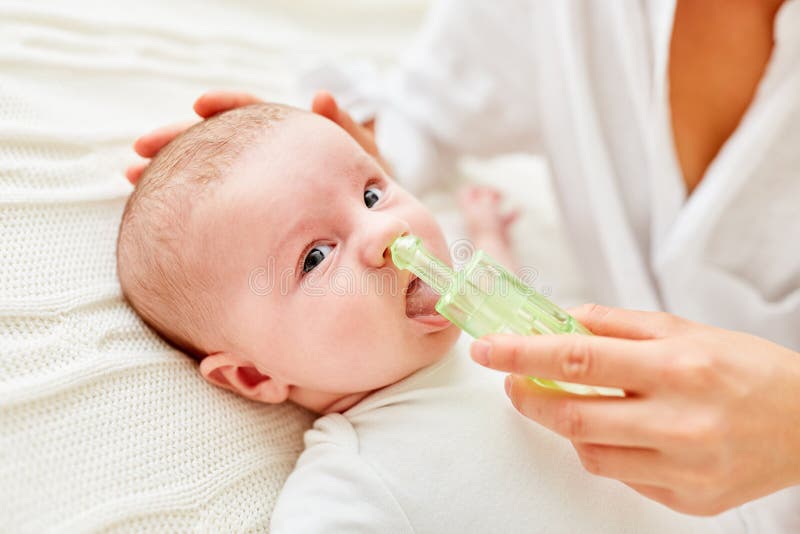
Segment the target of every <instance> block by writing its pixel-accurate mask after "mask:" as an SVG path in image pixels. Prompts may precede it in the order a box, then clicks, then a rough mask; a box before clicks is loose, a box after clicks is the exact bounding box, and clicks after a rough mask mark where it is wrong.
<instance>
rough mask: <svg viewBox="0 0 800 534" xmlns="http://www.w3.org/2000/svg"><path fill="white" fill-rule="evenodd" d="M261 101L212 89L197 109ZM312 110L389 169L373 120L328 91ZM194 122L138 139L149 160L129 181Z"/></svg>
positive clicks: (205, 114) (131, 171) (204, 111)
mask: <svg viewBox="0 0 800 534" xmlns="http://www.w3.org/2000/svg"><path fill="white" fill-rule="evenodd" d="M261 102H263V101H262V100H261V99H259V98H258V97H256V96H253V95H251V94H249V93H242V92H236V91H209V92H207V93H204V94H202V95H201V96H200V98H198V99H197V100H196V101H195V103H194V111H195V113H197V115H198V116H199V117H200V118H201V119H208V118H210V117H213V116H214V115H216V114H218V113H222V112H225V111H228V110H231V109H235V108H239V107H242V106H249V105H251V104H259V103H261ZM311 111H312V112H314V113H316V114H318V115H321V116H323V117H325V118H327V119H330V120H332V121H333V122H335V123H336V124H338V125H339V126H341V127H342V128H343V129H344V130H345V131H346V132H347V133H348V134H350V135H351V136H352V137H353V138H354V139H355V140H356V141H357V142H358V144H360V145H361V146H362V147H363V148H364V150H366V152H367V153H368V154H370V155H372V156H373V157H374V158H375V159H376V160H378V163H380V164H381V166H382V167H383V168H384V169H386V171H387V172H389V167H388V165H387V164H386V162H385V161H384V160H383V159H382V158H381V156H380V154H379V153H378V147H377V145H376V144H375V136H374V129H373V124H372V122H369V123H367V124H359V123H357V122H356V121H354V120H353V119H352V117H350V114H348V113H347V112H346V111H344V110H343V109H340V108H339V106H338V105H337V103H336V99H334V97H333V95H331V94H330V93H328V92H327V91H317V93H316V94H315V95H314V99H313V101H312V102H311ZM194 124H195V122H194V121H192V122H181V123H176V124H170V125H167V126H162V127H161V128H157V129H155V130H153V131H152V132H150V133H147V134H145V135H143V136H142V137H140V138H138V139H137V140H136V141H135V142H134V144H133V149H134V150H135V151H136V153H137V154H139V155H140V156H142V157H143V158H146V159H147V160H148V161H142V162H139V163H136V164H134V165H131V166H130V167H128V169H127V170H126V171H125V176H126V177H127V178H128V181H129V182H130V183H132V184H136V182H138V181H139V178H141V177H142V173H143V172H144V169H145V168H146V167H147V165H148V164H149V163H150V162H149V159H150V158H153V157H155V155H156V154H158V152H159V151H160V150H161V149H162V148H164V147H165V146H166V145H167V144H169V142H170V141H172V140H173V139H175V138H176V137H177V136H178V135H180V134H181V133H183V132H184V131H186V130H187V129H189V128H190V127H191V126H193V125H194Z"/></svg>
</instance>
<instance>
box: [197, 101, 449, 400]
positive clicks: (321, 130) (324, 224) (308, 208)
mask: <svg viewBox="0 0 800 534" xmlns="http://www.w3.org/2000/svg"><path fill="white" fill-rule="evenodd" d="M285 121H286V122H284V123H279V124H278V125H276V127H275V128H273V129H271V130H270V131H268V132H267V133H266V135H265V137H264V138H263V140H261V141H259V142H258V143H257V145H256V146H254V147H252V148H251V149H249V150H248V151H247V152H246V153H245V154H244V155H243V156H242V157H241V158H240V159H239V161H238V162H237V164H236V165H235V167H234V169H233V170H232V171H231V173H230V175H229V177H228V178H227V179H226V180H227V181H226V182H225V184H224V187H222V188H221V189H220V190H219V192H220V197H219V199H218V201H219V202H222V203H224V205H225V206H227V208H226V209H224V210H223V212H224V213H225V215H224V216H223V217H220V215H219V210H218V208H213V209H216V210H217V211H214V212H213V213H211V212H209V214H208V217H209V219H208V224H206V225H205V226H204V232H205V233H206V235H207V236H208V241H211V242H212V243H213V249H212V250H215V251H216V250H219V251H221V254H220V256H221V257H209V258H208V264H207V268H208V269H215V270H216V273H215V274H216V275H217V278H219V279H221V280H222V281H223V284H222V287H223V293H224V294H223V295H221V296H220V298H221V303H222V309H223V310H224V313H225V314H226V318H225V321H224V323H223V325H224V326H225V328H226V329H227V337H228V338H229V340H231V342H232V343H234V344H235V347H228V348H227V350H231V351H237V353H238V354H239V355H240V356H241V357H243V358H246V359H248V360H249V361H250V362H252V363H253V364H254V365H255V366H256V367H257V368H258V370H259V371H260V372H261V373H263V374H265V375H269V376H270V377H271V378H272V379H274V380H280V381H282V382H283V383H286V384H288V385H289V386H290V390H292V392H293V393H294V397H293V396H292V395H291V394H290V398H294V399H295V400H297V399H306V398H313V396H314V395H317V394H318V395H320V396H323V397H324V396H326V395H328V396H330V395H333V396H334V397H335V396H336V395H349V394H354V393H359V392H369V391H373V390H376V389H379V388H381V387H384V386H386V385H388V384H391V383H393V382H396V381H398V380H400V379H402V378H403V377H405V376H407V375H409V374H411V373H412V372H414V371H416V370H418V369H420V368H422V367H424V366H426V365H429V364H431V363H433V362H435V361H437V360H438V359H440V358H441V357H442V356H443V355H444V354H445V353H446V351H447V350H448V349H449V348H450V347H451V346H452V344H453V343H454V341H455V339H456V338H457V336H458V331H457V330H456V328H455V327H454V326H452V325H451V324H450V323H448V322H447V321H446V320H444V319H443V318H441V316H438V315H436V316H433V317H431V316H429V315H427V314H429V313H431V312H432V310H431V308H432V304H433V302H432V299H431V296H430V295H427V296H426V295H424V293H425V292H424V291H423V292H421V294H422V296H421V297H420V295H419V294H417V295H416V296H415V297H411V298H409V299H407V298H406V294H405V291H406V288H407V287H408V285H409V282H410V281H411V278H412V276H411V274H410V273H409V272H407V271H400V270H398V269H397V268H396V267H395V266H394V264H393V263H392V261H391V257H390V253H389V251H388V248H387V247H388V246H389V245H390V244H391V242H392V241H393V240H394V239H395V238H396V237H397V236H399V235H402V234H405V233H413V234H415V235H417V236H419V237H421V238H422V239H423V241H424V243H425V245H426V246H427V247H428V248H429V249H430V250H432V251H433V252H434V253H435V254H436V255H438V256H439V257H440V258H443V259H447V260H448V261H449V255H448V250H447V245H446V243H445V239H444V236H443V235H442V232H441V230H440V228H439V226H438V225H437V223H436V222H435V220H434V219H433V216H432V215H431V214H430V212H429V211H428V210H427V209H426V208H425V207H423V206H422V204H421V203H420V202H419V201H417V199H416V198H414V197H413V196H412V195H410V194H409V193H407V192H406V191H405V190H403V189H402V188H400V187H399V186H398V185H397V184H396V183H395V182H393V181H392V180H391V179H389V178H388V177H387V176H386V174H385V173H384V171H383V170H382V169H381V168H380V166H378V165H377V163H376V162H375V160H374V159H373V158H371V157H370V156H369V155H368V154H367V153H366V152H364V150H363V149H362V148H361V147H360V146H359V145H358V144H357V143H356V142H355V141H354V140H353V139H352V138H351V137H350V136H349V135H347V134H346V133H345V132H344V131H343V130H342V129H340V128H339V127H338V126H336V125H335V124H333V123H332V122H330V121H328V120H326V119H323V118H321V117H317V116H314V115H298V116H290V117H289V118H287V119H285ZM206 209H207V208H206ZM200 216H201V218H202V217H203V208H201V210H200ZM416 297H419V298H416ZM407 307H408V308H409V309H410V310H411V311H409V312H408V313H409V314H411V315H412V316H413V315H415V314H419V313H421V314H422V315H418V316H416V317H409V316H408V315H407ZM301 403H303V402H301Z"/></svg>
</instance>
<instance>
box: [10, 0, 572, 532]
mask: <svg viewBox="0 0 800 534" xmlns="http://www.w3.org/2000/svg"><path fill="white" fill-rule="evenodd" d="M426 7H427V2H425V1H422V0H417V1H408V0H391V1H383V2H380V3H372V2H362V1H359V0H348V1H337V2H336V3H330V2H324V1H322V0H302V1H298V2H290V1H272V2H257V1H252V2H251V1H245V0H240V1H231V2H222V1H218V2H190V1H186V0H181V1H170V2H160V1H156V0H147V1H142V2H136V3H122V2H103V1H91V0H76V1H72V2H68V3H67V2H58V1H56V0H50V1H37V2H23V1H17V2H6V1H0V254H2V260H0V531H2V532H12V531H13V532H42V531H58V532H66V531H97V530H115V531H117V530H125V531H136V530H139V531H142V530H147V531H150V530H159V531H187V530H199V531H231V530H236V531H239V530H245V529H256V530H262V529H266V525H267V524H268V521H269V516H270V512H271V510H272V507H273V504H274V501H275V498H276V496H277V492H278V491H279V489H280V487H281V484H282V483H283V481H284V479H285V477H286V476H287V475H288V473H289V471H290V470H291V468H292V465H293V463H294V461H295V459H296V457H297V454H298V453H299V452H300V449H301V447H302V440H301V437H302V432H303V430H304V429H306V428H307V427H308V426H309V424H310V422H311V420H312V417H311V415H310V414H308V413H306V412H304V411H302V410H300V409H299V408H297V407H295V406H293V405H284V406H278V407H270V406H261V405H257V404H254V403H250V402H246V401H244V400H241V399H238V398H236V397H234V396H233V395H231V394H228V393H226V392H224V391H221V390H218V389H215V388H212V387H211V386H208V385H207V384H206V383H205V382H203V381H202V379H201V378H200V377H199V375H198V374H197V373H196V370H195V366H194V364H193V363H191V362H190V361H189V360H188V359H186V358H184V357H181V356H180V355H179V354H176V353H175V352H174V351H171V350H170V349H169V348H168V347H167V346H166V345H165V344H164V343H162V342H161V341H160V340H159V339H158V338H157V337H156V336H155V335H154V334H153V333H152V332H150V331H149V330H148V329H147V328H146V327H145V326H143V324H142V323H141V322H140V321H139V320H138V318H137V317H136V316H135V314H134V313H133V312H132V310H131V309H130V308H128V307H127V306H126V305H125V304H124V303H123V301H122V299H121V296H120V291H119V286H118V283H117V281H116V277H115V264H114V244H115V239H116V233H117V226H118V223H119V217H120V215H121V212H122V208H123V205H124V201H125V197H126V196H127V195H128V193H129V192H130V186H129V185H128V184H127V183H126V182H125V180H124V178H123V175H122V172H123V170H124V167H125V166H126V165H127V164H129V163H131V162H133V161H134V160H135V158H134V156H133V153H132V151H131V148H130V145H131V143H132V141H133V139H134V138H135V137H136V136H137V135H139V134H141V133H142V132H145V131H147V130H149V129H151V128H153V127H156V126H159V125H161V124H165V123H168V122H173V121H177V120H183V119H189V118H191V117H192V112H191V102H192V101H193V100H194V98H195V97H196V96H198V95H199V94H200V93H201V92H202V91H205V90H207V89H211V88H233V89H242V90H248V91H252V92H254V93H256V94H258V95H260V96H261V97H263V98H267V99H273V100H279V101H288V102H291V103H295V104H300V105H305V104H306V102H305V101H302V100H301V97H300V96H299V93H297V92H296V91H295V90H294V80H295V79H296V78H297V76H298V75H299V74H300V73H301V72H303V71H304V69H307V68H310V67H312V66H316V65H319V64H320V62H325V61H331V60H334V61H336V62H346V61H350V60H353V59H356V58H358V59H368V60H370V61H371V62H373V63H374V64H375V65H377V66H378V67H379V68H384V67H386V66H388V65H390V64H391V63H392V62H393V61H394V59H395V58H396V57H397V55H398V54H399V53H401V52H402V49H403V46H404V45H405V44H406V42H407V39H408V38H409V37H410V35H411V34H412V33H413V31H414V29H415V28H416V26H417V25H418V23H419V21H420V19H421V17H422V15H423V14H424V11H425V9H426ZM465 171H466V172H465V174H466V175H467V176H468V178H473V179H476V180H479V181H486V180H491V179H492V177H493V176H499V175H502V176H503V178H504V179H503V183H504V187H505V188H511V189H512V190H514V189H515V188H517V191H516V193H517V194H516V197H515V202H516V203H518V204H520V205H522V207H527V208H529V211H528V212H527V214H526V215H525V216H524V217H523V221H522V222H521V224H520V225H519V226H518V230H517V237H518V238H520V239H519V243H520V245H521V246H520V251H521V252H522V253H523V264H525V265H528V266H534V267H537V268H539V270H540V272H541V279H540V280H539V281H537V287H538V288H539V289H543V290H544V291H545V292H548V291H549V292H552V293H553V294H554V295H556V296H560V297H561V298H560V301H561V302H564V301H565V300H566V301H573V300H577V297H576V296H575V295H579V294H580V291H581V286H580V282H579V280H578V279H577V276H575V275H574V272H575V270H574V268H573V267H572V265H571V263H570V260H569V256H568V251H567V250H566V248H565V246H564V244H563V242H562V241H560V233H559V231H558V227H557V224H558V219H557V215H556V211H555V208H554V204H553V200H552V194H551V193H550V192H549V189H548V184H547V181H546V178H545V177H544V173H543V170H542V168H541V165H540V164H536V163H533V164H532V163H531V162H530V161H523V160H520V158H507V159H504V160H501V161H499V162H493V163H491V164H488V165H487V164H486V163H481V162H471V163H469V164H468V165H466V166H465ZM531 180H532V181H534V184H535V187H530V188H528V187H527V186H528V185H529V181H531ZM523 186H524V188H525V189H526V190H528V191H534V192H535V194H532V195H529V197H524V196H521V195H519V188H520V187H523ZM427 201H428V202H429V204H430V205H432V206H434V207H435V208H436V209H437V210H439V212H440V217H441V219H442V221H443V222H444V223H445V224H446V226H447V227H448V233H449V234H450V236H451V237H457V236H458V235H459V225H458V220H457V217H456V215H455V212H454V210H453V204H452V202H451V201H449V200H446V197H445V196H444V195H441V194H440V195H439V196H436V195H433V196H432V197H431V198H428V199H427ZM531 208H532V209H533V211H530V209H531ZM532 213H533V215H532ZM555 273H558V274H559V276H560V278H559V281H558V282H557V287H555V288H554V287H553V283H554V282H552V281H549V279H548V276H554V275H555ZM552 280H553V281H555V278H552ZM540 281H541V283H539V282H540ZM558 284H560V285H558ZM557 300H558V299H557Z"/></svg>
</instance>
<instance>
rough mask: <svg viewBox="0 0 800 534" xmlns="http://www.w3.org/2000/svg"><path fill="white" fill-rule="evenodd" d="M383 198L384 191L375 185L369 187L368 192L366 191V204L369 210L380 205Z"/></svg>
mask: <svg viewBox="0 0 800 534" xmlns="http://www.w3.org/2000/svg"><path fill="white" fill-rule="evenodd" d="M382 196H383V191H381V188H380V187H378V186H374V185H373V186H372V187H368V188H367V190H366V191H364V204H366V205H367V207H368V208H371V207H372V206H374V205H375V204H377V203H378V201H379V200H380V199H381V197H382Z"/></svg>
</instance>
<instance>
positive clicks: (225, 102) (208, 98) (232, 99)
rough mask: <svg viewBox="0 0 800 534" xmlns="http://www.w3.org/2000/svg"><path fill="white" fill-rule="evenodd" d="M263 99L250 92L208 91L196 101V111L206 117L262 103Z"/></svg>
mask: <svg viewBox="0 0 800 534" xmlns="http://www.w3.org/2000/svg"><path fill="white" fill-rule="evenodd" d="M262 102H263V100H261V99H260V98H258V97H257V96H255V95H251V94H250V93H242V92H234V91H208V92H207V93H203V94H202V95H200V98H198V99H197V100H196V101H195V103H194V111H195V113H197V114H198V115H200V116H201V117H203V118H204V119H207V118H209V117H212V116H214V115H216V114H217V113H222V112H223V111H228V110H231V109H235V108H240V107H242V106H249V105H251V104H260V103H262Z"/></svg>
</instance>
